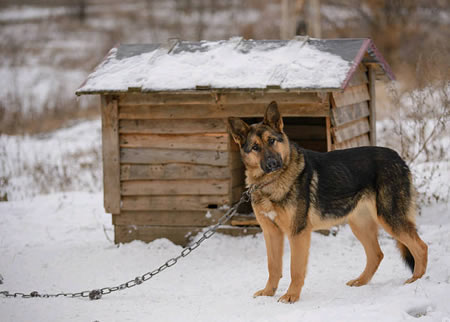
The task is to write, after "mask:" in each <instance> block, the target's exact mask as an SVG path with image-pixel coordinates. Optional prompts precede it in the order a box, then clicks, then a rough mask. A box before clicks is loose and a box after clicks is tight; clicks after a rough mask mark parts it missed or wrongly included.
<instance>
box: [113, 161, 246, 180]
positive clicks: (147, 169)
mask: <svg viewBox="0 0 450 322" xmlns="http://www.w3.org/2000/svg"><path fill="white" fill-rule="evenodd" d="M236 171H239V169H236ZM230 176H231V171H230V169H229V168H228V167H217V166H210V165H198V164H181V163H171V164H122V165H121V166H120V179H121V180H123V181H125V180H174V179H180V178H183V179H209V178H215V179H229V178H230Z"/></svg>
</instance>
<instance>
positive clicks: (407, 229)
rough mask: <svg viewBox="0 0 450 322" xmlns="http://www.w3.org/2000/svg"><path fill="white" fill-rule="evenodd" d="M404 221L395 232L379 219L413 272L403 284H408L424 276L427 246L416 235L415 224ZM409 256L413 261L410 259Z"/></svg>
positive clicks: (407, 220)
mask: <svg viewBox="0 0 450 322" xmlns="http://www.w3.org/2000/svg"><path fill="white" fill-rule="evenodd" d="M404 220H405V223H403V224H402V225H400V227H398V228H397V229H395V230H394V229H393V228H392V227H391V226H390V225H389V224H388V223H387V222H386V221H385V220H383V219H382V218H380V223H381V225H382V226H383V228H384V229H385V230H386V231H387V232H388V233H389V234H390V235H391V236H392V237H394V238H395V239H396V240H397V242H398V243H399V246H400V247H399V248H400V251H401V252H402V256H403V259H404V260H405V261H406V262H407V263H408V264H410V265H411V266H412V267H410V268H411V269H412V270H413V276H412V277H411V278H409V279H407V280H406V281H405V284H408V283H412V282H414V281H415V280H417V279H419V278H421V277H422V276H423V275H424V274H425V271H426V269H427V262H428V246H427V244H425V243H424V241H423V240H422V239H420V237H419V235H418V234H417V230H416V226H415V224H414V223H413V222H411V221H410V220H409V219H407V218H405V219H404ZM411 255H412V257H413V259H414V260H412V259H411Z"/></svg>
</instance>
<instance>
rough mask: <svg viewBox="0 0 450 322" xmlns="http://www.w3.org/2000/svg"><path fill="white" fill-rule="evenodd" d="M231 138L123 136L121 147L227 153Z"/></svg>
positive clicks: (224, 135) (208, 135)
mask: <svg viewBox="0 0 450 322" xmlns="http://www.w3.org/2000/svg"><path fill="white" fill-rule="evenodd" d="M229 138H230V136H229V134H228V133H204V134H183V135H181V134H121V135H120V146H121V147H125V148H160V149H179V150H213V151H227V148H228V140H229Z"/></svg>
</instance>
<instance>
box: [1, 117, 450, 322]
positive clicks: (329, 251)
mask: <svg viewBox="0 0 450 322" xmlns="http://www.w3.org/2000/svg"><path fill="white" fill-rule="evenodd" d="M381 133H384V132H383V131H380V134H381ZM441 141H442V142H444V143H445V142H447V143H448V140H447V138H446V137H442V138H441ZM99 142H100V122H99V121H98V120H97V121H89V122H83V123H79V124H75V125H74V126H72V127H71V128H68V129H62V130H58V131H56V132H53V133H49V134H47V135H39V136H25V137H20V136H6V135H3V136H0V197H2V195H3V196H4V195H5V194H6V195H7V196H8V200H9V201H8V202H0V274H1V275H2V276H3V278H4V284H3V285H1V286H0V290H8V291H10V292H27V293H29V292H31V291H34V290H37V291H39V292H41V293H45V292H53V293H58V292H60V291H69V292H78V291H85V290H90V289H95V288H101V287H105V286H116V285H118V284H121V283H123V282H127V281H129V280H131V279H134V277H136V276H139V275H142V274H143V273H146V272H148V271H151V270H153V269H155V268H157V267H159V266H160V265H162V264H163V263H164V262H166V261H167V260H168V259H169V258H171V257H173V256H176V255H178V254H179V252H180V251H181V247H179V246H176V245H174V244H172V243H171V242H170V241H168V240H157V241H154V242H152V243H150V244H145V243H142V242H133V243H130V244H126V245H120V247H116V245H114V244H113V243H112V242H111V240H113V238H114V236H113V230H112V225H111V218H110V215H108V214H105V212H104V210H103V200H102V194H101V192H100V191H101V186H100V185H101V169H100V168H99V165H101V160H100V154H99V153H100V146H99ZM445 147H447V145H445ZM447 150H448V149H447ZM447 157H448V155H447ZM447 157H446V158H444V159H442V160H440V161H439V162H440V163H442V166H441V168H440V172H441V177H435V178H434V179H433V181H432V182H430V184H429V187H430V189H431V191H432V192H433V193H434V192H435V191H437V192H438V193H440V194H441V195H442V196H444V197H445V196H446V195H448V184H447V182H446V181H447V180H448V174H449V173H450V162H449V160H448V158H447ZM419 165H420V167H418V168H416V170H417V171H416V172H418V173H419V174H420V173H425V172H426V171H427V170H426V169H427V164H425V163H423V164H419ZM413 170H414V169H413ZM49 178H51V179H49ZM68 178H70V179H71V180H72V181H67V180H68ZM75 178H76V180H75ZM2 180H3V183H2ZM39 185H41V186H39ZM42 187H45V188H46V189H47V191H46V193H49V194H48V195H40V194H39V191H44V190H39V189H42ZM57 191H65V192H60V193H58V192H57ZM72 191H81V192H72ZM446 200H448V198H447V199H446ZM418 223H419V233H420V235H421V236H422V238H423V239H424V241H425V242H426V243H427V244H428V245H429V266H428V271H427V273H426V275H425V276H424V278H422V279H421V280H419V281H418V282H416V283H414V284H412V285H403V281H404V280H406V279H407V278H408V277H409V276H410V273H409V272H408V270H407V269H406V268H405V266H404V264H403V263H402V262H401V259H400V256H399V253H398V251H397V249H396V248H395V246H394V241H393V240H392V239H391V238H390V237H389V236H388V235H386V234H385V233H383V232H381V233H380V243H381V247H382V249H383V251H384V254H385V258H384V260H383V262H382V263H381V266H380V268H379V270H378V272H377V274H375V276H374V279H373V280H372V281H371V282H370V284H369V285H367V286H364V287H361V288H350V287H348V286H346V285H345V282H347V281H348V280H350V279H352V278H355V277H356V276H357V275H358V274H359V273H361V271H362V270H363V268H364V264H365V255H364V251H363V248H362V246H361V245H360V244H359V242H358V241H357V240H356V239H355V237H353V235H352V233H351V232H350V229H349V228H348V227H342V228H341V229H340V231H339V232H338V234H337V236H336V237H332V236H330V237H324V236H322V235H319V234H314V236H313V240H312V245H311V256H310V262H309V266H308V267H309V272H308V275H307V278H306V283H305V286H304V289H303V292H302V296H301V300H300V302H298V303H295V304H293V305H285V304H281V303H277V298H278V297H280V296H281V295H283V293H284V292H285V291H286V289H287V287H288V285H289V249H288V248H287V249H286V250H285V254H284V257H285V261H284V262H285V265H284V273H283V275H284V278H283V279H282V280H281V283H280V287H279V290H278V291H277V293H276V296H275V297H274V298H256V299H253V298H252V294H253V293H254V292H255V291H257V290H258V289H261V288H262V287H264V284H265V281H266V278H267V269H266V255H265V245H264V240H263V237H262V235H261V234H260V235H257V236H256V237H243V238H232V237H228V236H223V235H216V236H214V237H213V238H211V239H210V240H208V241H207V242H205V243H204V244H203V245H202V246H201V247H200V248H199V249H197V250H196V251H195V252H194V253H193V254H192V255H190V256H189V257H187V258H186V259H184V260H183V261H180V262H179V264H177V265H176V266H175V267H173V268H171V269H168V270H166V271H164V272H163V273H161V274H160V275H158V276H156V277H155V278H153V279H151V280H150V281H148V282H146V283H145V284H143V285H141V286H138V287H135V288H133V289H130V290H126V291H122V292H119V293H114V294H112V295H109V296H105V297H104V298H103V299H102V300H100V301H95V302H91V301H89V300H86V299H9V298H8V299H5V298H3V297H0V321H1V322H3V321H5V322H6V321H128V320H129V321H180V320H182V321H300V320H301V321H330V320H333V321H376V320H380V321H413V320H416V318H420V320H421V321H450V305H449V300H448V299H449V298H450V237H449V236H450V203H448V202H447V203H443V204H438V205H434V206H428V207H424V208H423V209H422V216H421V217H420V218H419V219H418Z"/></svg>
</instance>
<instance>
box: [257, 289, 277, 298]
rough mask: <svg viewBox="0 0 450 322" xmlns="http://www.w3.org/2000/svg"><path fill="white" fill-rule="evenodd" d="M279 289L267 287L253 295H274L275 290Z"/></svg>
mask: <svg viewBox="0 0 450 322" xmlns="http://www.w3.org/2000/svg"><path fill="white" fill-rule="evenodd" d="M276 290H277V289H276V288H269V289H268V288H265V289H263V290H260V291H258V292H256V293H255V294H253V297H258V296H273V295H274V294H275V291H276Z"/></svg>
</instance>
